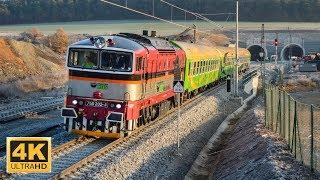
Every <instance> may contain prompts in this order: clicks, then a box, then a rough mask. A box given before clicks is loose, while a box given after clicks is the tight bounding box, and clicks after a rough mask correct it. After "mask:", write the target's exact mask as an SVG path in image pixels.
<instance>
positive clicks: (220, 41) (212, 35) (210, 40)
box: [166, 28, 230, 46]
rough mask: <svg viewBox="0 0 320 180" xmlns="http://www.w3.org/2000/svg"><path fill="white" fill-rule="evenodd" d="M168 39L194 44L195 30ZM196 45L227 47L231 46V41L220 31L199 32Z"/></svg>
mask: <svg viewBox="0 0 320 180" xmlns="http://www.w3.org/2000/svg"><path fill="white" fill-rule="evenodd" d="M166 38H167V39H169V40H176V41H184V42H194V30H193V29H192V28H188V29H186V30H185V31H183V32H182V33H180V34H177V35H171V36H168V37H166ZM196 44H202V45H207V46H226V45H228V44H230V41H229V38H228V37H227V36H226V35H224V34H222V33H221V32H218V31H213V30H212V31H201V32H199V31H197V32H196Z"/></svg>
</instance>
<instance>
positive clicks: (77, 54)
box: [68, 49, 133, 72]
mask: <svg viewBox="0 0 320 180" xmlns="http://www.w3.org/2000/svg"><path fill="white" fill-rule="evenodd" d="M68 58H69V59H68V66H69V67H76V68H83V69H96V70H105V71H113V72H131V71H132V59H133V58H132V53H128V52H121V51H104V50H102V51H101V50H95V49H70V50H69V57H68Z"/></svg>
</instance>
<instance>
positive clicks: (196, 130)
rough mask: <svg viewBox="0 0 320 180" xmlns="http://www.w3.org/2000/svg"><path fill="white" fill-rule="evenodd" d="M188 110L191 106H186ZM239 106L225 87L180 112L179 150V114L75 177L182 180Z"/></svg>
mask: <svg viewBox="0 0 320 180" xmlns="http://www.w3.org/2000/svg"><path fill="white" fill-rule="evenodd" d="M186 107H188V106H186ZM238 107H240V104H238V103H235V102H233V101H232V100H229V94H228V93H226V86H222V87H219V88H217V89H216V90H214V91H213V92H212V93H210V94H209V95H206V96H205V98H204V100H202V101H201V102H199V103H197V104H195V106H192V107H191V108H190V109H188V110H187V111H184V109H183V108H182V110H181V112H182V113H181V118H180V123H179V132H180V138H181V141H180V146H181V147H180V149H179V154H180V155H178V156H177V155H176V153H175V150H176V147H177V138H176V137H177V114H173V115H169V116H168V117H166V119H167V118H169V119H170V121H168V123H167V124H166V126H159V127H158V128H157V129H156V130H154V131H152V132H149V133H146V134H144V135H143V137H142V138H141V139H139V141H137V142H135V143H132V144H131V145H129V146H127V147H117V148H115V149H114V150H113V151H112V152H111V153H108V154H107V155H105V156H104V157H101V158H99V159H98V160H97V161H95V162H93V163H91V165H89V166H87V167H84V168H82V169H81V170H80V171H79V172H78V173H75V177H78V178H94V179H96V178H98V179H128V178H129V179H155V178H158V179H168V178H170V179H171V178H172V179H173V178H176V179H183V178H184V176H185V174H186V173H187V172H188V170H189V169H190V167H191V165H192V163H193V162H194V160H195V159H196V157H197V156H198V153H199V152H200V151H201V150H202V148H203V147H204V146H205V144H206V143H207V141H208V140H209V138H210V137H211V136H212V134H213V133H214V132H215V131H216V130H217V128H218V126H219V125H220V124H221V122H222V121H223V120H224V119H225V118H226V116H227V115H229V114H231V113H232V112H233V111H235V110H236V109H237V108H238Z"/></svg>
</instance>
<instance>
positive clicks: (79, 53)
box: [68, 49, 98, 69]
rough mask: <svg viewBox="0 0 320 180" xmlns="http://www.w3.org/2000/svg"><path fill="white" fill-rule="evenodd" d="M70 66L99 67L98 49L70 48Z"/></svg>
mask: <svg viewBox="0 0 320 180" xmlns="http://www.w3.org/2000/svg"><path fill="white" fill-rule="evenodd" d="M68 66H70V67H79V68H85V69H97V68H98V51H97V50H92V49H70V50H69V58H68Z"/></svg>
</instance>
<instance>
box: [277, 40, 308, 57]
mask: <svg viewBox="0 0 320 180" xmlns="http://www.w3.org/2000/svg"><path fill="white" fill-rule="evenodd" d="M290 54H291V56H296V57H303V56H304V55H305V49H304V48H303V47H302V46H301V45H300V44H296V43H291V44H287V45H286V46H284V47H283V49H282V50H281V53H280V55H281V56H280V57H281V59H282V60H286V61H288V60H290Z"/></svg>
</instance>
